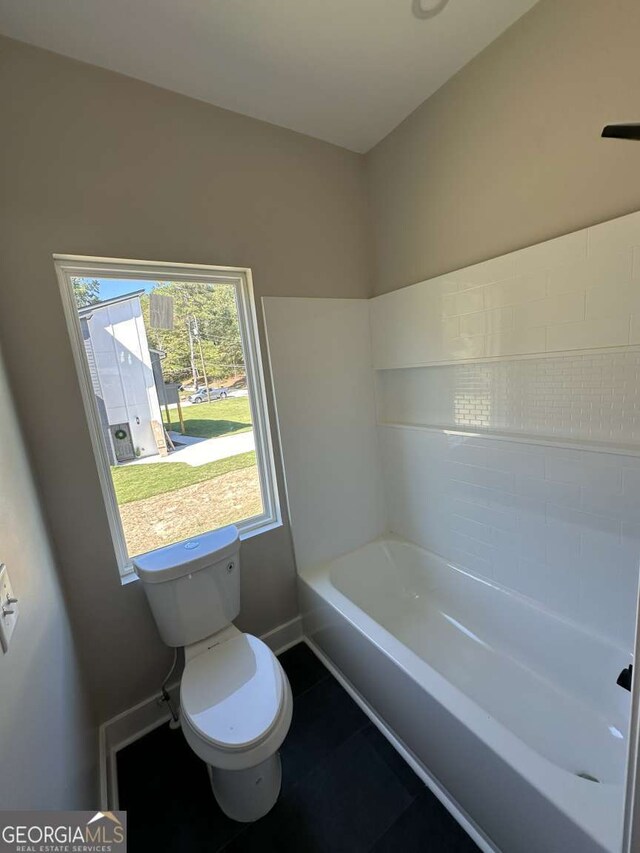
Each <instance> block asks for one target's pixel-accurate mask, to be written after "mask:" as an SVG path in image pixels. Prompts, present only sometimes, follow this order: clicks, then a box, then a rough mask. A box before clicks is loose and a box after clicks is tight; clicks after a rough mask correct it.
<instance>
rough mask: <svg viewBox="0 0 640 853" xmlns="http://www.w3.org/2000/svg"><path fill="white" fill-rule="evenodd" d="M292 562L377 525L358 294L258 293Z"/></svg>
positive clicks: (370, 533) (375, 465) (332, 552)
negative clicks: (295, 295)
mask: <svg viewBox="0 0 640 853" xmlns="http://www.w3.org/2000/svg"><path fill="white" fill-rule="evenodd" d="M262 302H263V307H264V315H265V325H266V329H267V337H268V342H269V343H268V347H269V360H270V364H271V370H272V373H273V381H274V389H275V396H276V409H277V418H278V423H279V430H280V441H281V445H282V453H283V459H284V467H285V474H286V482H287V496H288V501H289V507H290V511H291V513H292V531H293V537H294V546H295V552H296V560H297V564H298V568H299V569H300V568H304V567H306V566H309V565H314V564H316V563H318V562H322V561H324V560H329V559H331V558H333V557H336V556H337V555H339V554H343V553H345V552H347V551H351V550H352V549H354V548H357V547H359V546H360V545H364V544H365V543H366V542H369V541H370V540H371V539H375V538H376V537H377V536H379V535H381V533H383V532H384V530H385V529H386V515H385V510H384V498H383V494H382V483H381V479H380V463H379V458H378V448H377V438H376V431H375V401H374V389H373V377H372V374H371V340H370V330H369V305H368V303H367V302H366V301H365V300H362V299H286V298H277V297H268V298H264V299H263V300H262Z"/></svg>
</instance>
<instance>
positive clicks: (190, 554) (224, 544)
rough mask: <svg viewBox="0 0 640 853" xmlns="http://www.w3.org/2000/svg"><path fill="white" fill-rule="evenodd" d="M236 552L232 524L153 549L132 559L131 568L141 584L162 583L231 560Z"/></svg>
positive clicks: (237, 540) (237, 545) (235, 530)
mask: <svg viewBox="0 0 640 853" xmlns="http://www.w3.org/2000/svg"><path fill="white" fill-rule="evenodd" d="M239 548H240V535H239V533H238V528H237V527H236V526H235V525H234V524H230V525H228V526H227V527H221V528H220V529H219V530H213V531H212V532H211V533H203V534H202V535H201V536H194V537H192V538H191V539H185V541H184V542H176V544H175V545H167V546H165V547H164V548H157V549H156V550H155V551H149V552H148V553H147V554H141V555H140V556H139V557H134V558H133V560H132V562H133V568H134V569H135V572H136V574H137V575H138V577H139V578H140V579H141V580H143V581H144V582H145V583H163V582H164V581H170V580H175V579H176V578H181V577H183V576H184V575H190V574H192V573H193V572H197V571H199V570H200V569H204V568H206V567H207V566H210V565H212V564H213V563H218V562H220V561H221V560H226V559H228V558H229V557H235V556H236V555H237V553H238V549H239Z"/></svg>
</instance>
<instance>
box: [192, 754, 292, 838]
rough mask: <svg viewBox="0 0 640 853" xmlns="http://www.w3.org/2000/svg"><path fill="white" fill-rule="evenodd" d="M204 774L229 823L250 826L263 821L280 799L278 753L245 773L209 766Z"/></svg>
mask: <svg viewBox="0 0 640 853" xmlns="http://www.w3.org/2000/svg"><path fill="white" fill-rule="evenodd" d="M207 770H208V771H209V779H210V780H211V787H212V789H213V794H214V796H215V798H216V800H217V803H218V805H219V806H220V808H221V809H222V811H223V812H224V813H225V814H226V815H227V817H230V818H231V819H232V820H237V821H240V822H241V823H251V822H252V821H254V820H258V819H259V818H261V817H264V815H266V814H267V812H269V811H270V810H271V809H272V808H273V806H274V805H275V804H276V800H277V799H278V796H279V795H280V785H281V782H282V767H281V764H280V753H279V752H276V753H275V754H274V755H271V756H270V757H269V758H267V759H266V760H265V761H262V762H261V763H260V764H256V766H255V767H248V768H247V769H246V770H221V769H219V768H217V767H211V765H209V764H208V765H207Z"/></svg>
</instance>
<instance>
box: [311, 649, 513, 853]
mask: <svg viewBox="0 0 640 853" xmlns="http://www.w3.org/2000/svg"><path fill="white" fill-rule="evenodd" d="M303 641H304V642H305V643H306V644H307V646H308V647H309V648H310V649H311V651H312V652H313V653H314V655H315V656H316V657H317V658H318V660H320V662H321V663H322V664H324V666H325V667H326V668H327V669H328V670H329V672H330V673H331V675H333V677H334V678H335V679H336V681H338V682H339V684H340V685H341V686H342V687H343V688H344V689H345V690H346V691H347V693H348V694H349V696H351V698H352V699H353V701H354V702H355V703H356V704H357V705H359V706H360V708H361V709H362V711H364V713H365V714H366V715H367V717H369V719H370V720H371V722H372V723H373V724H374V726H375V727H376V728H377V729H378V731H379V732H380V733H381V734H382V735H384V737H385V738H386V739H387V740H388V741H389V743H390V744H391V746H393V747H394V749H395V750H396V752H399V753H400V755H401V756H402V757H403V758H404V760H405V761H406V762H407V764H408V765H409V766H410V767H411V769H412V770H413V772H414V773H415V774H416V775H417V776H418V777H419V778H420V779H421V780H422V781H423V782H424V784H425V785H426V786H427V788H428V789H429V790H430V791H431V793H432V794H433V795H434V796H435V797H437V798H438V800H439V801H440V802H441V803H442V805H443V806H444V807H445V809H446V810H447V811H448V812H449V814H450V815H451V816H452V817H453V818H454V819H455V820H456V821H457V822H458V823H459V824H460V826H461V827H462V828H463V829H464V831H465V832H466V833H467V835H469V836H470V837H471V838H472V839H473V840H474V841H475V843H476V844H477V845H478V847H479V848H480V850H482V851H483V853H500V850H498V848H497V847H496V846H495V845H494V844H493V843H492V842H491V841H490V839H489V838H488V837H487V836H486V835H485V834H484V833H483V832H482V830H481V829H480V827H478V826H477V824H476V823H474V822H473V821H472V820H471V818H470V817H469V816H468V815H467V813H466V812H465V811H464V810H463V809H462V808H461V807H460V806H459V805H458V803H457V802H456V801H455V800H454V799H453V798H452V797H451V796H450V795H449V794H448V792H447V791H446V790H445V789H444V788H443V787H442V786H441V785H440V783H439V782H438V781H437V779H435V778H434V777H433V776H432V775H431V773H429V771H428V770H427V768H426V767H425V766H424V764H422V762H421V761H419V760H418V759H417V758H416V756H415V755H414V754H413V753H412V752H411V751H410V750H409V749H408V748H407V747H406V746H405V745H404V743H403V742H402V741H401V740H400V739H399V738H398V737H397V736H396V735H395V734H394V732H393V730H392V729H390V728H389V726H388V725H387V724H386V722H385V721H384V720H383V719H382V717H380V716H378V714H377V713H376V711H374V709H373V708H372V707H371V705H369V703H368V702H367V700H366V699H365V698H364V697H363V696H362V694H361V693H359V692H358V691H357V690H356V689H355V687H354V686H353V685H352V684H351V682H350V681H349V680H348V679H347V678H345V676H344V675H343V674H342V672H340V670H339V669H338V668H337V667H336V666H335V665H334V664H333V662H332V661H331V660H330V659H329V658H328V657H327V656H326V655H325V654H324V652H323V651H321V649H319V648H318V646H316V644H315V643H314V642H313V640H310V639H309V637H306V636H305V637H303Z"/></svg>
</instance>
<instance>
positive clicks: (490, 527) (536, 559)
mask: <svg viewBox="0 0 640 853" xmlns="http://www.w3.org/2000/svg"><path fill="white" fill-rule="evenodd" d="M378 429H379V444H380V450H381V456H382V465H383V476H384V482H385V489H386V496H387V508H388V513H389V526H390V529H391V530H392V532H394V533H396V534H398V535H399V536H403V537H405V538H407V539H409V540H411V541H414V542H416V543H417V544H419V545H422V546H423V547H424V548H427V549H429V550H431V551H434V552H435V553H437V554H440V555H441V556H443V557H445V558H446V559H448V560H450V561H451V562H453V563H454V564H455V565H457V566H459V567H462V568H464V569H466V570H467V571H470V572H472V573H473V574H476V575H479V576H481V577H484V578H487V579H488V580H490V581H493V582H497V583H499V584H501V585H502V586H505V587H507V588H509V589H512V590H514V591H516V592H518V593H521V594H523V595H526V596H528V597H530V598H531V599H533V600H535V601H536V602H537V603H539V604H541V605H542V606H544V607H546V608H547V609H550V610H552V611H555V612H556V613H558V614H559V615H561V616H563V617H565V618H569V619H572V620H574V621H575V622H577V623H579V624H580V625H582V626H584V627H585V628H587V629H588V630H590V631H593V632H596V633H598V634H600V635H602V636H605V637H607V638H608V639H610V640H611V641H613V642H615V643H616V644H618V645H620V646H621V647H622V648H623V649H629V650H630V649H631V648H632V645H633V636H634V623H635V605H636V594H637V592H636V590H637V578H638V563H639V560H640V458H638V457H633V456H624V455H618V454H611V453H601V452H591V451H586V450H569V449H562V448H557V447H553V446H542V445H531V444H526V443H519V442H505V441H500V440H496V439H490V438H485V437H477V436H476V437H467V436H459V435H448V434H446V433H444V432H441V431H438V430H425V429H419V428H409V427H391V426H380V427H379V428H378Z"/></svg>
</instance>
